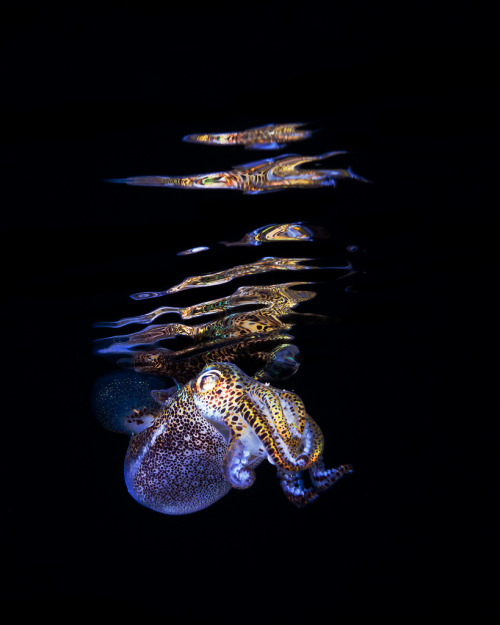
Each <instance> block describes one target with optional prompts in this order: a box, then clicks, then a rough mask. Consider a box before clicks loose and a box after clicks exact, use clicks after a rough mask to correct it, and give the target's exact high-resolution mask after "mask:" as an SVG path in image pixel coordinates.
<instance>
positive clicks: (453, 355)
mask: <svg viewBox="0 0 500 625" xmlns="http://www.w3.org/2000/svg"><path fill="white" fill-rule="evenodd" d="M6 6H7V10H6V13H4V15H3V16H2V17H3V19H2V26H1V28H2V61H3V68H2V91H3V95H2V136H3V147H2V156H3V160H4V163H3V166H2V174H3V177H4V182H3V183H2V184H3V191H4V193H3V195H4V200H3V201H2V205H3V208H2V230H3V232H2V250H3V252H4V254H5V256H4V260H3V272H2V291H3V295H4V296H5V299H4V303H3V306H2V310H3V312H4V313H5V320H4V322H3V329H4V345H6V347H7V349H6V350H4V362H3V364H4V367H3V370H4V373H3V375H2V377H3V380H4V397H5V399H6V400H7V401H6V402H4V409H5V412H4V421H5V425H6V427H5V428H4V432H3V445H2V459H3V460H4V461H5V468H4V469H3V471H2V477H3V479H2V486H3V488H2V510H3V518H4V520H5V529H4V530H3V537H4V539H5V543H6V545H5V549H4V553H5V554H6V559H5V564H4V569H5V570H6V572H7V578H8V582H7V584H5V583H4V584H3V590H4V592H5V596H6V599H10V600H13V601H15V602H16V605H17V606H18V609H19V610H20V613H22V612H23V611H25V610H28V609H29V610H31V609H33V610H36V611H37V612H38V613H39V614H42V613H46V612H49V613H52V614H54V613H57V612H61V613H63V614H79V613H81V614H83V615H88V616H93V615H94V614H96V615H97V614H100V615H107V616H116V615H121V614H131V615H144V616H158V615H160V616H162V617H164V618H168V619H169V620H170V622H183V621H186V622H189V621H190V620H206V621H211V620H215V619H216V618H217V619H219V620H221V621H222V622H225V621H227V622H229V621H233V620H235V619H240V620H243V621H244V620H245V617H248V618H249V619H250V618H251V619H252V620H255V619H259V620H260V619H264V620H265V618H266V617H267V616H268V617H273V618H278V617H279V618H280V619H282V620H283V621H284V620H286V619H289V618H295V619H296V620H299V619H302V618H305V617H308V618H312V617H314V618H317V619H318V620H319V621H321V622H331V621H333V619H334V618H336V617H338V616H342V617H346V616H349V617H356V616H363V617H365V618H366V617H372V616H373V617H375V616H380V615H382V616H387V617H389V616H393V615H396V616H398V617H405V618H407V617H411V616H412V615H419V616H431V615H439V616H442V617H449V616H456V615H463V614H467V615H469V616H471V617H476V616H478V615H490V614H492V611H493V608H492V604H493V596H494V595H493V589H494V588H496V583H495V580H494V578H493V575H492V572H491V570H490V567H491V566H492V564H493V563H494V561H495V560H496V558H495V552H494V549H495V547H496V545H497V543H496V539H495V537H494V532H493V529H494V521H493V518H492V515H493V509H494V502H495V493H496V492H497V491H496V488H497V487H496V484H495V483H494V482H493V480H492V476H493V471H494V465H495V460H496V458H494V452H493V450H494V441H493V426H494V423H495V416H494V415H495V409H494V406H493V403H492V401H493V400H492V397H493V393H492V390H491V389H492V388H493V384H494V379H495V376H494V368H493V366H492V364H491V361H492V358H493V354H494V346H493V342H494V338H495V337H494V326H493V323H492V319H493V313H492V310H491V303H490V299H491V294H492V293H494V292H495V290H496V289H495V282H496V276H495V273H494V272H493V270H492V269H493V259H494V246H495V241H496V234H495V232H496V231H495V230H494V228H493V223H494V216H495V213H496V212H497V201H496V200H495V196H493V197H491V196H490V193H489V188H491V186H492V185H491V182H492V181H493V180H494V173H493V163H492V161H491V154H492V151H493V149H492V148H493V137H492V135H493V130H494V128H495V125H496V117H497V108H496V107H495V106H494V96H495V95H496V94H495V92H494V85H495V82H496V78H494V71H493V70H492V63H491V58H492V53H493V41H494V39H495V37H496V33H495V30H494V27H493V19H492V16H491V15H489V14H488V11H487V10H485V9H484V8H483V7H482V6H481V5H480V4H477V3H474V4H472V5H470V6H468V8H467V11H462V10H460V9H458V8H457V7H456V6H453V5H450V6H447V5H445V4H443V3H431V2H428V3H427V2H423V3H422V2H420V3H418V4H417V3H415V4H413V3H411V4H409V3H382V4H381V3H359V2H356V3H346V2H343V3H338V6H337V5H335V4H334V3H311V2H308V3H306V4H304V5H303V6H300V5H285V6H280V5H278V4H272V5H266V6H259V5H257V4H251V5H250V4H245V5H232V6H231V5H223V4H212V5H211V4H205V5H203V6H195V5H189V6H188V5H187V4H180V3H179V4H178V5H177V6H172V5H168V6H167V4H166V3H165V5H164V6H163V7H159V6H157V5H153V4H152V3H149V2H141V3H134V2H111V3H95V2H86V3H85V4H82V5H79V6H77V7H76V6H74V5H72V4H69V5H68V6H67V7H66V8H62V7H60V6H56V5H50V4H46V3H43V4H38V3H29V2H13V3H7V4H6ZM403 7H404V8H403ZM279 121H285V122H288V121H305V122H310V123H311V125H312V126H314V127H317V128H321V129H322V130H321V131H319V132H318V133H316V134H315V135H314V137H313V138H312V139H310V140H309V141H307V142H304V143H301V144H297V146H298V147H295V146H293V147H292V149H291V150H288V151H298V152H300V153H305V154H320V153H322V152H324V151H328V150H333V149H345V150H347V151H348V152H349V154H348V155H347V156H343V157H339V158H338V160H336V161H335V162H333V161H332V165H333V166H348V165H351V166H352V167H353V169H354V170H355V171H356V172H357V173H359V174H361V175H362V176H364V177H366V178H368V179H370V180H371V181H373V184H366V185H363V184H360V183H355V182H349V181H347V182H345V183H344V184H340V185H339V186H338V188H337V189H325V190H319V191H311V192H306V191H303V192H299V191H297V192H289V193H288V192H287V193H281V194H271V195H266V196H262V197H259V196H255V197H253V196H242V195H240V194H239V193H237V192H230V191H227V192H224V191H213V192H210V191H207V192H205V193H204V192H196V191H192V192H188V191H182V190H173V189H142V188H132V187H126V186H119V185H109V184H106V183H104V182H103V180H104V179H106V178H113V177H124V176H133V175H141V174H173V175H178V174H190V173H198V172H208V171H218V170H221V169H225V168H229V167H231V166H232V165H233V164H236V163H242V162H246V161H251V160H256V159H258V158H261V155H260V154H259V153H255V152H245V151H244V150H243V149H242V148H236V147H235V148H226V149H224V148H209V147H206V146H194V145H189V144H185V143H182V141H181V138H182V136H183V135H185V134H187V133H192V132H198V131H199V132H203V131H224V130H239V129H243V128H248V127H251V126H257V125H262V124H265V123H270V122H279ZM268 155H270V154H267V153H265V154H264V157H267V156H268ZM297 219H299V220H307V221H309V222H311V223H317V224H319V225H323V226H325V227H327V228H328V229H329V230H330V232H331V233H332V239H331V241H330V242H329V243H328V244H327V245H320V246H319V247H309V248H308V247H307V246H308V245H313V244H307V243H303V244H295V246H292V245H291V246H289V247H287V246H286V245H284V244H283V246H274V247H273V246H269V247H267V248H263V247H262V248H254V249H252V248H236V249H235V248H232V249H226V248H224V247H222V246H220V245H218V243H217V242H218V241H220V240H236V239H239V238H240V237H241V236H243V234H244V233H245V232H248V231H250V230H251V229H253V228H255V227H258V226H261V225H265V224H267V223H273V222H277V221H291V220H297ZM195 245H210V246H211V251H210V252H209V253H207V254H205V255H203V254H201V255H195V256H191V257H190V256H188V257H178V256H176V253H177V252H178V251H180V250H182V249H185V248H188V247H192V246H195ZM348 245H357V246H359V250H358V252H355V253H350V252H348V251H347V250H346V247H347V246H348ZM297 248H298V249H297ZM304 250H305V251H304ZM311 250H314V252H311ZM274 254H278V255H279V254H285V255H287V254H290V255H298V256H308V255H310V254H314V255H318V256H319V257H321V258H323V259H324V260H325V259H328V261H332V262H333V264H335V263H339V264H341V263H342V262H345V260H351V261H352V262H353V263H354V265H355V267H356V268H357V269H358V271H359V273H358V274H357V276H355V277H353V278H352V279H351V280H350V282H349V283H344V282H342V281H331V282H328V281H325V282H324V283H322V284H320V285H318V289H317V291H318V297H317V298H316V299H315V300H313V301H312V302H309V303H308V304H307V305H306V306H304V309H303V310H304V311H309V312H320V313H323V314H330V315H332V316H333V317H336V318H337V319H338V323H336V324H334V325H332V326H327V327H325V328H322V327H318V326H307V327H297V328H296V330H294V332H293V334H294V335H295V336H296V339H297V340H296V342H297V344H298V345H299V347H300V348H301V351H302V355H303V365H302V367H301V369H300V371H299V373H298V374H297V375H296V376H295V377H294V378H292V380H290V381H289V382H288V383H287V384H286V386H287V387H288V388H293V389H295V390H296V391H297V392H298V393H299V394H300V395H301V397H302V398H303V400H304V402H305V404H306V406H307V408H308V411H309V412H310V414H311V415H312V416H313V417H314V418H315V419H316V420H317V421H318V423H319V424H320V425H321V427H322V429H323V431H324V433H325V438H326V451H325V454H326V459H327V462H328V464H329V465H336V464H340V463H342V462H352V463H353V464H354V466H355V472H354V474H353V475H352V476H349V477H347V478H345V479H344V480H342V481H341V482H340V483H339V484H338V485H336V486H335V487H334V488H333V489H332V490H331V491H329V492H327V493H326V494H324V495H322V496H321V498H320V499H319V500H318V501H316V502H314V503H313V504H311V505H310V506H309V507H307V508H304V509H303V510H298V509H295V508H294V506H292V504H290V503H289V502H288V501H287V500H286V498H285V497H284V496H283V494H282V493H281V491H280V488H279V485H278V483H277V481H276V479H275V477H274V471H273V469H272V467H270V466H268V465H266V466H262V467H260V469H259V472H258V479H257V482H256V484H255V485H254V486H253V487H252V488H251V489H250V490H248V491H242V492H231V493H230V494H229V495H227V496H226V497H225V498H224V499H222V500H221V501H220V502H218V503H217V504H215V505H214V506H212V507H211V508H208V509H207V510H205V511H202V512H199V513H196V514H194V515H189V516H183V517H168V516H163V515H160V514H157V513H154V512H152V511H150V510H147V509H146V508H143V507H141V506H139V505H138V504H136V503H135V502H134V501H133V500H132V498H131V497H130V496H129V495H128V493H127V491H126V488H125V485H124V482H123V473H122V471H123V470H122V463H123V457H124V454H125V450H126V447H127V440H126V438H125V437H122V436H120V435H118V434H112V433H110V432H107V431H105V430H103V429H101V428H100V427H99V426H98V425H97V424H96V423H95V422H94V420H93V417H92V413H91V409H90V395H91V388H92V384H93V382H94V381H95V380H96V378H97V377H98V376H99V375H101V374H102V373H104V372H106V371H108V370H109V364H108V363H107V362H105V361H104V360H103V359H100V358H98V357H97V356H94V355H93V354H92V344H91V341H92V339H94V338H97V337H98V336H102V335H103V333H102V331H98V330H96V329H93V328H92V327H91V324H92V323H93V322H95V321H99V320H110V319H118V318H120V317H122V316H128V315H131V314H138V313H139V312H145V311H146V310H148V309H149V307H148V306H147V305H145V304H141V303H138V302H133V301H132V300H130V299H129V298H128V295H129V294H130V293H134V292H137V291H141V290H149V289H153V290H162V289H164V288H167V287H169V286H171V285H173V284H175V283H177V282H179V281H180V280H181V279H183V278H184V277H186V276H188V275H194V274H196V273H201V272H205V271H210V270H212V269H218V268H221V267H227V266H229V265H231V264H233V263H234V264H236V263H239V262H248V261H250V260H256V259H258V258H261V257H262V256H267V255H274ZM299 275H300V279H306V280H307V279H310V278H311V276H309V275H308V274H307V273H304V274H297V275H291V276H287V278H286V279H296V278H298V276H299ZM314 277H315V279H320V277H319V276H317V275H315V276H314ZM273 278H274V276H273ZM280 280H281V275H280ZM348 284H349V285H350V286H352V288H353V291H352V292H347V291H345V286H347V285H348ZM238 285H239V284H238ZM232 290H233V285H230V286H227V287H226V288H222V287H221V288H219V289H213V290H210V292H209V294H208V295H207V294H206V292H205V291H204V292H201V295H200V293H198V292H196V291H192V292H190V293H189V297H187V296H185V299H183V298H181V297H178V298H177V299H175V301H174V300H173V299H172V300H171V301H170V302H169V303H171V304H173V305H179V304H180V303H182V302H184V301H186V302H187V301H189V302H193V301H199V300H201V299H203V298H205V299H212V298H213V297H217V296H219V295H222V294H225V293H229V292H232ZM165 303H166V302H165ZM68 605H69V608H70V609H71V610H72V611H71V612H66V609H67V606H68Z"/></svg>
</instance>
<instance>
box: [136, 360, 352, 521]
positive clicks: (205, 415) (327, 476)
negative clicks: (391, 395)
mask: <svg viewBox="0 0 500 625" xmlns="http://www.w3.org/2000/svg"><path fill="white" fill-rule="evenodd" d="M162 396H164V398H165V401H164V403H163V404H162V406H161V409H160V410H159V411H158V412H157V414H156V416H155V417H154V420H152V422H148V423H147V426H146V427H145V429H143V430H142V431H137V430H136V433H134V434H132V437H131V440H130V444H129V448H128V451H127V454H126V458H125V481H126V484H127V488H128V490H129V492H130V494H131V495H132V496H133V497H134V499H136V501H138V502H139V503H141V504H142V505H144V506H146V507H148V508H152V509H153V510H156V511H158V512H162V513H164V514H188V513H191V512H196V511H198V510H202V509H203V508H206V507H208V506H210V505H211V504H213V503H215V502H216V501H217V500H218V499H220V498H221V497H223V496H224V495H225V494H227V492H229V490H230V489H231V487H233V488H237V489H245V488H248V487H250V486H251V485H252V484H253V483H254V481H255V469H256V467H257V466H258V465H259V464H260V463H261V462H262V461H263V460H265V459H267V460H268V461H269V462H270V463H271V464H273V465H274V466H275V467H276V470H277V474H278V477H279V481H280V484H281V487H282V489H283V491H284V493H285V495H286V496H287V498H288V499H289V500H290V501H291V502H292V503H294V504H295V505H297V506H298V507H302V506H304V505H306V504H307V503H309V502H311V501H313V500H314V499H316V498H317V497H318V495H319V493H321V492H322V491H324V490H326V489H327V488H329V487H330V486H332V485H333V484H334V483H335V482H336V481H337V480H338V479H339V478H341V477H342V476H343V475H345V474H346V473H350V472H351V471H352V467H351V465H341V466H339V467H337V468H334V469H333V468H332V469H326V468H325V466H324V463H323V458H322V452H323V446H324V439H323V434H322V432H321V430H320V428H319V426H318V425H317V424H316V422H315V421H313V419H312V418H311V417H310V416H309V415H308V414H307V412H306V410H305V407H304V404H303V402H302V400H301V399H300V398H299V397H298V395H296V394H295V393H292V392H290V391H286V390H280V389H277V388H274V387H272V386H270V385H269V384H267V383H261V382H258V381H257V380H255V379H254V378H251V377H250V376H248V375H246V374H245V373H244V372H243V371H242V370H241V369H239V368H238V367H237V366H236V365H234V364H232V363H227V362H220V363H211V364H208V365H206V366H205V367H204V368H203V370H202V371H201V372H200V373H199V374H198V375H197V376H196V377H195V378H193V379H192V380H191V381H190V382H188V383H187V384H185V385H184V386H183V387H182V388H181V389H179V390H178V391H177V392H175V393H169V392H162V391H160V392H159V393H158V395H157V397H160V398H161V397H162ZM306 474H308V476H309V480H308V481H309V482H310V485H306V483H305V479H304V478H305V477H306Z"/></svg>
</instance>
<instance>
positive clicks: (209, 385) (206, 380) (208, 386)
mask: <svg viewBox="0 0 500 625" xmlns="http://www.w3.org/2000/svg"><path fill="white" fill-rule="evenodd" d="M220 377H221V374H220V373H219V372H218V371H207V372H206V373H204V374H203V375H201V376H200V377H199V378H198V379H197V380H196V389H197V390H198V391H199V392H200V393H207V392H208V391H211V390H212V389H213V388H215V387H216V386H217V384H218V383H219V379H220Z"/></svg>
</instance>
